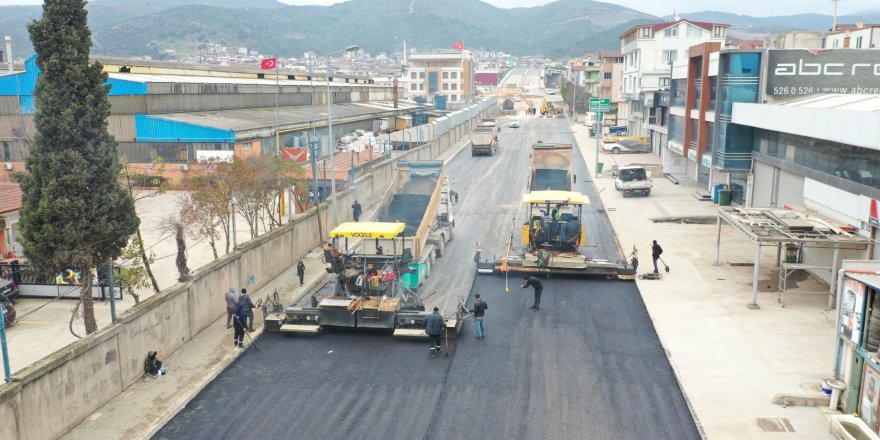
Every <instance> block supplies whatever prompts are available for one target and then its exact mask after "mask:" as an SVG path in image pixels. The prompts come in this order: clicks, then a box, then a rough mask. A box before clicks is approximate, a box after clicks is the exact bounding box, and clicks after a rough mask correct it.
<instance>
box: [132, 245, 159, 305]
mask: <svg viewBox="0 0 880 440" xmlns="http://www.w3.org/2000/svg"><path fill="white" fill-rule="evenodd" d="M137 241H138V251H139V252H140V253H141V262H143V263H144V270H146V271H147V276H148V277H150V283H152V284H153V292H155V293H159V282H157V281H156V276H155V275H153V269H151V268H150V258H149V257H147V250H146V249H144V239H143V238H141V228H138V230H137ZM137 303H138V298H137V297H135V304H137Z"/></svg>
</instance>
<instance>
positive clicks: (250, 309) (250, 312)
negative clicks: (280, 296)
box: [238, 288, 256, 332]
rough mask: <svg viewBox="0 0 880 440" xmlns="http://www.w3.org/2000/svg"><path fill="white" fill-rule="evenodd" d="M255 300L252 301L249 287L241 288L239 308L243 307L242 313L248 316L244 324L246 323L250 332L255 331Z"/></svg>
mask: <svg viewBox="0 0 880 440" xmlns="http://www.w3.org/2000/svg"><path fill="white" fill-rule="evenodd" d="M254 307H256V306H255V305H254V302H253V301H251V296H250V295H248V291H247V289H244V288H242V289H241V295H239V297H238V308H239V309H241V313H242V315H243V316H244V317H245V318H246V319H245V321H244V322H243V324H245V328H246V329H248V331H249V332H252V331H254Z"/></svg>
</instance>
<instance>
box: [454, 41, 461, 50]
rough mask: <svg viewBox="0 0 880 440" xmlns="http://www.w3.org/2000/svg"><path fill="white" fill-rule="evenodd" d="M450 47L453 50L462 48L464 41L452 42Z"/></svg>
mask: <svg viewBox="0 0 880 440" xmlns="http://www.w3.org/2000/svg"><path fill="white" fill-rule="evenodd" d="M452 48H453V49H455V50H464V43H462V42H461V41H459V42H456V43H452Z"/></svg>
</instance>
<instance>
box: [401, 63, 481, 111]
mask: <svg viewBox="0 0 880 440" xmlns="http://www.w3.org/2000/svg"><path fill="white" fill-rule="evenodd" d="M407 65H408V69H407V72H406V74H405V75H404V77H403V78H402V81H401V86H402V87H403V88H404V91H405V93H406V96H407V97H409V98H410V99H412V98H414V97H416V96H424V97H425V98H427V99H428V101H432V100H433V98H434V95H444V96H446V101H447V102H448V103H450V104H453V105H454V104H458V103H463V102H467V101H469V100H470V99H471V98H472V97H473V96H474V90H475V88H474V72H475V67H474V59H473V54H472V53H471V51H469V50H434V51H415V50H414V51H411V52H410V53H409V54H408V56H407Z"/></svg>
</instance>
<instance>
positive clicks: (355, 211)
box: [351, 200, 361, 222]
mask: <svg viewBox="0 0 880 440" xmlns="http://www.w3.org/2000/svg"><path fill="white" fill-rule="evenodd" d="M351 216H352V217H353V218H354V221H356V222H358V221H360V219H361V204H360V203H358V201H357V200H355V201H354V204H353V205H351Z"/></svg>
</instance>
